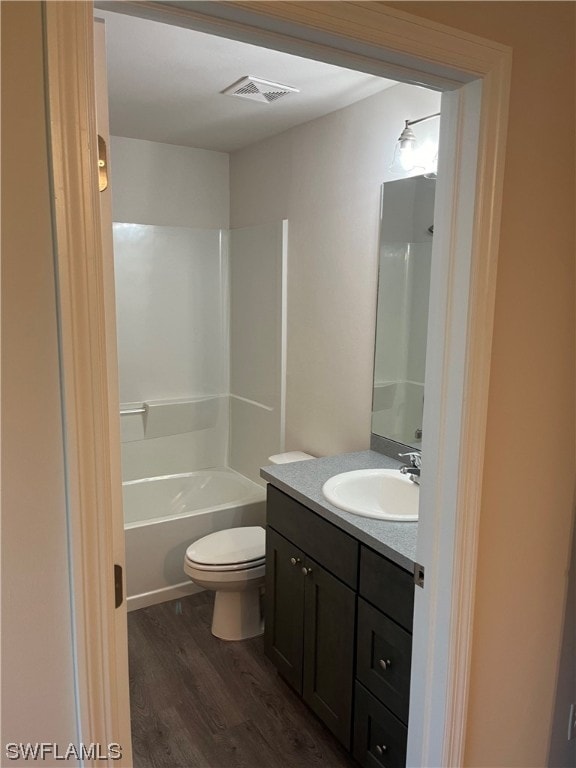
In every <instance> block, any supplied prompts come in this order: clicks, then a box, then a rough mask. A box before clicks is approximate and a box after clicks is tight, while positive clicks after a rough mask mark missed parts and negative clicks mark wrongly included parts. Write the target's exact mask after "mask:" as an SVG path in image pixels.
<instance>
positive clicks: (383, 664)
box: [378, 659, 392, 671]
mask: <svg viewBox="0 0 576 768" xmlns="http://www.w3.org/2000/svg"><path fill="white" fill-rule="evenodd" d="M378 664H380V666H381V667H382V669H383V670H384V671H386V670H387V669H390V667H391V666H392V662H391V661H390V659H386V660H384V659H380V661H379V662H378Z"/></svg>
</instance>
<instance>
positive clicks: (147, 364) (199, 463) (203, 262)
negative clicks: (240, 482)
mask: <svg viewBox="0 0 576 768" xmlns="http://www.w3.org/2000/svg"><path fill="white" fill-rule="evenodd" d="M228 160H229V158H228V155H227V154H226V153H223V152H211V151H208V150H202V149H191V148H189V147H178V146H173V145H170V144H159V143H156V142H150V141H141V140H137V139H126V138H118V137H114V138H113V139H112V160H111V168H112V199H113V219H114V222H115V224H114V262H115V272H116V305H117V330H118V358H119V379H120V402H121V403H122V404H123V406H124V407H130V406H138V405H140V404H141V403H143V402H149V401H155V402H158V401H171V400H181V399H190V398H192V399H195V398H198V397H203V396H206V395H208V396H219V397H220V398H221V399H220V400H219V401H218V404H217V406H218V407H217V409H216V410H217V412H215V413H214V414H213V416H214V418H213V419H212V420H211V422H210V424H206V423H205V421H202V420H201V423H200V424H199V425H198V427H197V428H192V427H191V428H190V430H189V431H185V430H184V431H183V429H178V430H177V431H175V430H174V429H173V426H174V423H175V419H174V418H173V415H174V414H173V413H172V412H171V410H170V409H171V406H170V407H168V408H166V409H163V410H160V409H156V412H155V414H154V429H153V430H152V429H151V428H150V427H151V424H152V420H151V418H149V417H144V416H142V415H127V416H122V419H121V424H122V439H123V445H122V464H123V477H124V479H134V478H137V477H143V476H148V475H150V474H169V473H172V472H184V471H187V470H190V469H201V468H203V467H210V466H220V465H223V464H225V463H226V456H227V446H228V430H229V423H228V400H227V397H226V395H227V392H228V314H227V262H228V254H227V237H226V234H225V230H227V229H228V223H229V172H228V165H229V164H228ZM213 404H214V401H210V403H209V409H210V410H211V411H212V410H213V409H212V408H211V406H212V405H213ZM203 408H204V406H202V405H199V406H198V408H196V407H194V409H195V410H196V411H198V410H199V409H200V410H201V409H203ZM172 410H174V409H172ZM163 415H165V417H166V418H165V429H164V430H163V429H162V423H161V422H162V418H161V417H162V416H163Z"/></svg>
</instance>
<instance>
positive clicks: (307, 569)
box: [302, 566, 312, 576]
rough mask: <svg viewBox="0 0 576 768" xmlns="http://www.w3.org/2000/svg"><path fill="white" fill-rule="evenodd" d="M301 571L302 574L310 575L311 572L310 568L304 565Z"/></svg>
mask: <svg viewBox="0 0 576 768" xmlns="http://www.w3.org/2000/svg"><path fill="white" fill-rule="evenodd" d="M302 573H303V574H304V576H310V574H311V573H312V568H306V566H303V567H302Z"/></svg>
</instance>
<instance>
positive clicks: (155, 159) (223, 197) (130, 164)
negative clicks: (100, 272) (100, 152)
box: [111, 136, 230, 229]
mask: <svg viewBox="0 0 576 768" xmlns="http://www.w3.org/2000/svg"><path fill="white" fill-rule="evenodd" d="M228 157H229V156H228V154H227V153H226V152H212V151H210V150H207V149H193V148H190V147H178V146H175V145H173V144H160V143H158V142H155V141H143V140H141V139H126V138H120V137H118V136H112V138H111V167H112V215H113V219H114V221H124V222H129V223H132V224H156V225H158V226H167V227H170V226H173V227H200V228H201V229H220V228H224V229H227V228H228V224H229V209H230V203H229V175H228Z"/></svg>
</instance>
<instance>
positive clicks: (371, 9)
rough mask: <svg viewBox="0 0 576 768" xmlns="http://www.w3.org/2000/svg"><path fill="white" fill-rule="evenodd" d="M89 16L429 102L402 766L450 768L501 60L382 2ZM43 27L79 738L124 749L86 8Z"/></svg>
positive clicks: (457, 741)
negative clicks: (415, 572)
mask: <svg viewBox="0 0 576 768" xmlns="http://www.w3.org/2000/svg"><path fill="white" fill-rule="evenodd" d="M120 6H121V7H120ZM98 7H103V8H105V7H108V9H109V10H114V11H116V12H118V11H121V12H125V13H130V14H133V15H138V16H143V17H146V18H155V19H157V20H162V21H164V22H168V23H172V24H178V25H179V26H189V27H192V28H194V29H198V30H200V31H206V32H212V33H213V34H220V35H225V36H229V37H234V38H236V39H239V40H245V41H246V42H253V43H259V44H263V45H268V46H270V47H275V48H278V49H279V50H285V51H288V52H292V53H296V54H298V55H305V56H310V57H312V58H320V59H323V60H326V61H329V62H332V63H339V64H341V65H344V66H348V67H351V68H358V69H362V70H364V71H368V72H372V73H374V74H382V75H385V76H388V77H392V78H395V79H398V80H400V81H403V82H411V83H416V84H423V85H427V86H430V87H435V88H437V89H439V90H442V91H443V92H444V95H443V104H442V107H443V108H442V127H441V142H442V145H443V146H444V147H445V148H446V147H449V148H450V152H446V150H445V149H444V151H442V150H441V152H440V158H441V167H440V175H439V188H438V191H439V197H440V198H441V201H442V203H443V205H442V206H440V205H439V203H437V207H436V214H435V226H436V225H437V224H438V231H439V237H438V238H437V239H436V240H435V243H434V246H433V257H432V258H433V260H435V261H436V264H437V265H439V270H438V272H437V275H438V278H437V285H436V290H435V294H434V295H435V300H434V301H433V302H432V306H431V309H430V320H431V330H430V335H429V349H430V353H431V356H430V357H429V359H428V361H427V365H428V366H430V368H429V370H433V371H434V373H435V376H434V380H433V387H434V389H433V390H432V395H431V397H427V406H426V407H425V414H424V445H423V450H424V454H425V456H426V467H425V471H424V473H423V481H422V507H421V523H420V526H419V538H418V550H417V557H418V559H419V562H420V563H421V564H423V565H425V568H426V585H425V589H424V590H420V589H417V590H416V592H417V594H416V603H415V625H414V651H413V663H414V665H413V669H414V671H415V672H417V674H413V679H412V688H411V697H412V698H411V700H412V702H413V703H412V706H411V713H410V723H409V740H408V764H409V765H446V766H459V765H462V764H463V756H464V742H465V732H466V714H467V702H468V684H469V670H470V657H471V647H472V622H473V609H474V586H475V575H476V550H477V540H478V529H479V521H480V508H481V484H482V474H483V460H484V443H485V430H486V417H487V409H488V384H489V373H490V357H491V342H492V328H493V316H494V300H495V287H496V266H497V256H498V240H499V226H500V208H501V199H502V182H503V166H504V152H505V142H506V125H507V108H508V94H509V85H510V66H511V52H510V49H509V48H507V47H506V46H502V45H500V44H497V43H494V42H492V41H488V40H483V39H481V38H478V37H475V36H472V35H469V34H467V33H464V32H462V31H461V30H456V29H451V28H449V27H445V26H444V25H440V24H436V23H434V22H431V21H428V20H426V19H423V18H418V17H414V16H411V15H410V14H408V13H405V12H401V11H397V10H393V9H391V8H388V7H386V6H385V5H383V4H381V3H370V2H321V3H308V2H233V3H228V2H212V3H211V2H189V3H179V4H178V6H175V5H173V4H171V5H170V6H166V5H164V4H162V3H155V2H141V1H138V0H137V1H136V2H124V3H118V2H114V3H111V4H108V5H107V4H106V3H98ZM44 14H45V25H46V52H47V83H48V91H49V110H50V135H51V149H52V169H51V173H52V180H53V189H54V198H55V207H54V218H55V224H56V232H57V244H56V246H57V247H56V251H57V256H56V262H57V276H58V284H59V296H58V300H59V311H60V332H61V350H62V374H63V386H64V398H63V401H64V402H63V407H64V412H65V424H66V439H67V450H66V462H67V471H68V491H69V506H70V513H69V525H70V542H71V545H70V546H71V581H72V588H73V624H74V628H75V637H74V643H75V654H76V686H77V708H78V713H79V722H80V738H81V740H82V741H84V742H90V741H98V742H100V743H102V744H106V743H109V742H119V743H122V744H123V745H129V743H130V742H129V738H130V736H129V732H128V733H127V732H126V731H127V728H128V731H129V724H128V726H127V725H126V717H125V715H126V707H125V704H124V703H123V702H125V700H126V692H127V689H128V680H127V674H126V675H120V676H119V677H118V674H117V673H118V669H119V668H121V666H122V665H121V664H120V666H119V665H118V657H119V655H121V654H122V653H125V649H122V648H119V647H118V645H117V641H116V640H115V637H116V634H115V622H117V621H118V620H120V621H122V620H123V621H124V622H125V615H124V618H123V619H122V618H121V617H120V618H118V617H117V616H116V612H115V611H114V607H113V602H112V600H111V598H112V595H113V557H112V553H113V544H114V542H113V529H114V520H113V510H114V506H115V501H114V499H115V498H116V496H117V494H118V488H117V487H116V483H115V480H114V471H113V467H112V464H113V460H114V456H115V455H116V454H117V451H118V445H117V443H116V441H117V439H118V438H117V435H115V433H114V429H113V427H111V426H110V425H112V424H114V423H115V422H114V420H115V419H117V413H116V411H115V405H116V404H115V398H114V397H112V398H110V397H109V394H108V388H109V387H108V385H109V382H110V381H111V380H114V378H115V377H116V375H117V371H116V369H115V365H116V363H115V361H113V360H112V359H111V357H110V355H109V348H110V345H109V343H108V339H109V334H110V332H111V331H110V324H109V322H107V316H106V296H107V295H109V291H110V286H109V285H108V283H107V274H106V268H105V266H104V265H103V263H102V262H103V259H102V240H101V234H100V212H99V207H98V191H97V190H98V185H97V176H98V174H97V157H96V120H95V109H94V72H93V40H92V34H93V4H92V3H91V2H82V3H69V2H65V1H56V2H46V3H45V4H44ZM64 148H65V149H64ZM442 211H443V212H442ZM438 217H439V218H438ZM114 343H115V342H114ZM427 379H428V376H427ZM427 387H428V382H427ZM432 402H433V403H434V410H433V411H432V406H431V405H430V404H428V403H432ZM459 511H460V514H458V512H459ZM463 511H464V512H465V514H464V512H463ZM416 702H418V704H416ZM128 752H129V749H127V748H126V749H125V754H127V753H128ZM99 764H100V765H101V764H102V761H99ZM111 764H112V763H111ZM115 764H116V765H117V764H118V763H117V762H116V763H115ZM126 764H129V762H126Z"/></svg>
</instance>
